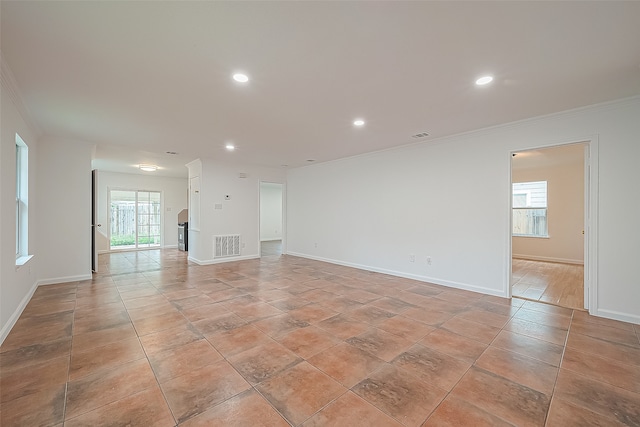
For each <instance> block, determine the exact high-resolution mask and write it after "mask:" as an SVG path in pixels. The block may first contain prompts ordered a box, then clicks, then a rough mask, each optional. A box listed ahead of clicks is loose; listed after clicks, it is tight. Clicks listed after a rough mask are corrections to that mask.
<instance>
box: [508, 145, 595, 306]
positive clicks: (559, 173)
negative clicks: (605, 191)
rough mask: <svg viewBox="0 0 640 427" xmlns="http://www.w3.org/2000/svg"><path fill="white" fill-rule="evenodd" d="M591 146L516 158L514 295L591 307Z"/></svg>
mask: <svg viewBox="0 0 640 427" xmlns="http://www.w3.org/2000/svg"><path fill="white" fill-rule="evenodd" d="M588 159H589V143H588V142H582V143H573V144H566V145H559V146H551V147H541V148H536V149H530V150H522V151H518V152H514V153H512V157H511V192H512V194H511V211H512V212H511V257H512V259H511V275H510V286H511V294H512V296H515V297H521V298H525V299H530V300H535V301H540V302H545V303H549V304H553V305H558V306H562V307H568V308H577V309H584V308H588V292H587V290H588V284H587V280H586V279H588V277H589V276H588V274H587V272H588V263H589V261H590V260H589V253H588V250H587V248H588V244H587V239H586V237H587V236H586V234H585V230H586V228H587V226H588V221H589V215H588V206H589V191H588V187H589V180H590V176H589V162H588Z"/></svg>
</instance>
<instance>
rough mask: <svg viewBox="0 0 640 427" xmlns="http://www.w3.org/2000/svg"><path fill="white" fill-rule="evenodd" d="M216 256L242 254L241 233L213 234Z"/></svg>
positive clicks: (223, 256) (224, 256)
mask: <svg viewBox="0 0 640 427" xmlns="http://www.w3.org/2000/svg"><path fill="white" fill-rule="evenodd" d="M213 237H214V247H213V253H214V255H213V257H214V258H226V257H231V256H240V235H239V234H230V235H228V236H213Z"/></svg>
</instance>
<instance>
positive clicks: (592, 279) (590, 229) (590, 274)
mask: <svg viewBox="0 0 640 427" xmlns="http://www.w3.org/2000/svg"><path fill="white" fill-rule="evenodd" d="M599 148H600V141H599V139H598V135H594V136H593V137H592V138H591V140H590V142H589V170H588V174H589V179H588V180H585V185H588V194H585V196H588V198H585V203H588V204H587V209H586V210H585V216H586V215H588V216H589V217H588V218H585V227H584V230H585V231H584V232H585V246H586V248H585V249H586V250H585V255H586V258H585V266H587V268H585V275H584V286H585V288H586V290H587V292H588V293H585V299H587V298H588V305H585V308H586V309H587V310H589V314H594V315H595V313H596V312H597V309H598V204H599V202H598V194H599V182H600V181H599V175H598V174H599V171H598V159H599V157H598V156H599V154H598V153H599ZM585 169H586V167H585ZM585 192H586V191H585Z"/></svg>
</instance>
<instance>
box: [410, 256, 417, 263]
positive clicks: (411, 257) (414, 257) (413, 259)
mask: <svg viewBox="0 0 640 427" xmlns="http://www.w3.org/2000/svg"><path fill="white" fill-rule="evenodd" d="M409 262H416V256H415V255H414V254H409Z"/></svg>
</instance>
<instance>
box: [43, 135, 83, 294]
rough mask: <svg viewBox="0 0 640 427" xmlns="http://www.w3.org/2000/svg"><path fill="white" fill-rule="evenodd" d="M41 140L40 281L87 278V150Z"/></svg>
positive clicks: (51, 140) (74, 144)
mask: <svg viewBox="0 0 640 427" xmlns="http://www.w3.org/2000/svg"><path fill="white" fill-rule="evenodd" d="M92 150H93V146H92V145H89V144H85V143H80V142H73V141H65V140H59V139H54V138H44V139H43V140H41V141H40V144H39V155H38V162H37V165H38V184H37V190H38V191H37V197H38V206H39V207H40V209H38V215H37V216H38V240H37V241H38V250H37V252H36V256H37V257H38V258H39V264H38V282H39V283H40V284H48V283H63V282H72V281H76V280H87V279H90V278H91V152H92Z"/></svg>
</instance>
